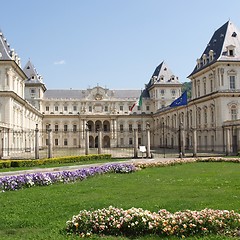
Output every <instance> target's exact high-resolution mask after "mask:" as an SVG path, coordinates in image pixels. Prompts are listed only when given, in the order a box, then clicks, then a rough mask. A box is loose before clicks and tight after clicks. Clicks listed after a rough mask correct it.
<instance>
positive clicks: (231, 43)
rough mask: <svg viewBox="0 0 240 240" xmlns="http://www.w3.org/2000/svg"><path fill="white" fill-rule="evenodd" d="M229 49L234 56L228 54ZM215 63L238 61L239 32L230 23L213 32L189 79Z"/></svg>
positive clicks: (239, 48) (239, 55)
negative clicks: (231, 49) (232, 51)
mask: <svg viewBox="0 0 240 240" xmlns="http://www.w3.org/2000/svg"><path fill="white" fill-rule="evenodd" d="M229 48H233V49H234V55H229V54H228V49H229ZM210 54H212V59H211V56H210ZM204 58H205V62H204ZM217 61H240V32H239V30H238V29H237V28H236V27H235V25H234V24H233V23H232V22H230V21H228V22H226V23H225V24H223V25H222V26H221V27H220V28H219V29H217V30H216V31H215V32H214V34H213V36H212V38H211V39H210V41H209V43H208V44H207V46H206V48H205V50H204V52H203V53H202V55H201V57H200V58H199V59H198V63H197V64H196V66H195V68H194V70H193V71H192V73H191V74H190V75H189V77H190V76H191V75H193V74H195V73H197V72H199V71H201V70H202V69H204V68H206V67H208V66H210V65H212V64H213V63H215V62H217Z"/></svg>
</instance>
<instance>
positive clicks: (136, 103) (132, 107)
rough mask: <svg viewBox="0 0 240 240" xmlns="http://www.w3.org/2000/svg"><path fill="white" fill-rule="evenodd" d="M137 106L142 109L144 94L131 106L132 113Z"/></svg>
mask: <svg viewBox="0 0 240 240" xmlns="http://www.w3.org/2000/svg"><path fill="white" fill-rule="evenodd" d="M135 106H140V107H141V106H142V94H141V96H140V97H139V98H138V100H137V101H136V102H135V103H134V104H133V105H132V106H131V108H130V112H131V111H132V110H133V109H134V107H135Z"/></svg>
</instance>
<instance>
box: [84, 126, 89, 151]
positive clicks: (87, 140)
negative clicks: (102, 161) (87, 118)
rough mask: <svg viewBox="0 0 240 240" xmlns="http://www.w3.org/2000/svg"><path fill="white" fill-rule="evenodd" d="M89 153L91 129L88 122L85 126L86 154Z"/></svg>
mask: <svg viewBox="0 0 240 240" xmlns="http://www.w3.org/2000/svg"><path fill="white" fill-rule="evenodd" d="M88 154H89V129H88V125H87V124H86V128H85V155H88Z"/></svg>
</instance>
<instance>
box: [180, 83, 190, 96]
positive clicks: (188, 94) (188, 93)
mask: <svg viewBox="0 0 240 240" xmlns="http://www.w3.org/2000/svg"><path fill="white" fill-rule="evenodd" d="M184 91H187V96H188V99H191V97H192V82H184V83H183V85H182V92H184Z"/></svg>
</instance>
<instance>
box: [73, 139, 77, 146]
mask: <svg viewBox="0 0 240 240" xmlns="http://www.w3.org/2000/svg"><path fill="white" fill-rule="evenodd" d="M73 146H77V139H76V138H74V139H73Z"/></svg>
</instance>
